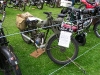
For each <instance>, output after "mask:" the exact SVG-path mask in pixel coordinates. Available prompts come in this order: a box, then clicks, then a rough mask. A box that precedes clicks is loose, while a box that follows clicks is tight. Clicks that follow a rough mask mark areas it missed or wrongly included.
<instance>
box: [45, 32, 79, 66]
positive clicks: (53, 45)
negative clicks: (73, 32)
mask: <svg viewBox="0 0 100 75" xmlns="http://www.w3.org/2000/svg"><path fill="white" fill-rule="evenodd" d="M59 35H60V34H59V33H58V34H55V35H53V36H52V37H51V38H50V39H49V41H48V42H47V44H46V52H47V55H48V57H49V58H50V59H51V60H52V61H53V62H54V63H56V64H60V65H65V64H68V63H70V62H71V61H73V60H74V59H75V58H76V57H77V55H78V49H79V48H78V44H77V42H76V40H75V39H74V38H73V37H71V42H70V46H69V48H66V47H62V46H59V45H58V41H59Z"/></svg>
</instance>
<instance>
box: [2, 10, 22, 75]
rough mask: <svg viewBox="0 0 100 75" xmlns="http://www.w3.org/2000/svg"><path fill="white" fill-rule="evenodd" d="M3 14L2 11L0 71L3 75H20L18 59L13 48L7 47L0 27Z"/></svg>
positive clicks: (7, 43) (3, 17)
mask: <svg viewBox="0 0 100 75" xmlns="http://www.w3.org/2000/svg"><path fill="white" fill-rule="evenodd" d="M5 14H6V13H5V11H3V13H2V19H1V20H0V70H1V71H2V72H3V74H5V75H22V73H21V70H20V67H19V64H18V58H17V56H16V55H15V53H14V52H13V47H12V46H11V45H9V42H8V41H7V38H6V37H5V33H4V30H3V27H2V24H3V22H4V19H5Z"/></svg>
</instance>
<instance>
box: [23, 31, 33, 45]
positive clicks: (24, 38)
mask: <svg viewBox="0 0 100 75" xmlns="http://www.w3.org/2000/svg"><path fill="white" fill-rule="evenodd" d="M21 32H24V33H21V36H22V39H23V40H24V42H26V43H27V44H30V43H32V42H31V41H30V40H29V39H27V38H26V37H25V36H28V37H30V38H31V33H30V32H25V31H21ZM24 35H25V36H24Z"/></svg>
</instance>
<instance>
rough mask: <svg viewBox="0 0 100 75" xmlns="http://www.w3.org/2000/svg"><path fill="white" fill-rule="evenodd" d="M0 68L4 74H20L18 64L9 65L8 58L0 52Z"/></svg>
mask: <svg viewBox="0 0 100 75" xmlns="http://www.w3.org/2000/svg"><path fill="white" fill-rule="evenodd" d="M0 68H1V72H2V73H4V75H22V74H21V70H20V68H19V66H18V65H14V66H13V65H11V64H10V63H9V61H8V59H7V58H6V57H5V56H4V55H3V54H2V53H1V52H0Z"/></svg>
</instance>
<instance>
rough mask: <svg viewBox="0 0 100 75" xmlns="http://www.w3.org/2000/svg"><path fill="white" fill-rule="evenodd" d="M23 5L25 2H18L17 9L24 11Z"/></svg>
mask: <svg viewBox="0 0 100 75" xmlns="http://www.w3.org/2000/svg"><path fill="white" fill-rule="evenodd" d="M25 6H26V3H25V2H23V1H22V2H21V3H19V10H21V11H25Z"/></svg>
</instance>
